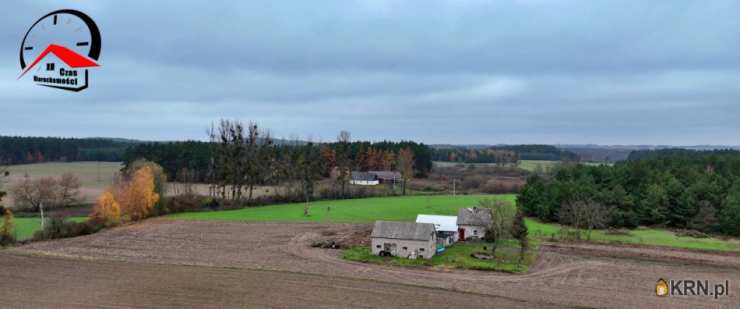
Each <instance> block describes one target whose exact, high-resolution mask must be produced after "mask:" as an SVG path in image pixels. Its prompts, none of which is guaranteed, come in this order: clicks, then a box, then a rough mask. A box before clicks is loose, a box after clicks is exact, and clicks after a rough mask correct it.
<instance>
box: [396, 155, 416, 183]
mask: <svg viewBox="0 0 740 309" xmlns="http://www.w3.org/2000/svg"><path fill="white" fill-rule="evenodd" d="M398 169H399V170H400V172H401V178H403V187H402V194H403V195H406V187H407V184H408V182H409V180H410V179H411V178H413V177H414V152H413V151H412V150H411V148H408V147H407V148H404V149H401V150H400V151H399V152H398Z"/></svg>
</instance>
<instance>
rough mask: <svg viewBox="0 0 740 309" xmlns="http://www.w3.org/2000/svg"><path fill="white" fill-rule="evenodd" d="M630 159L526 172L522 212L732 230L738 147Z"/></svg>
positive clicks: (737, 198)
mask: <svg viewBox="0 0 740 309" xmlns="http://www.w3.org/2000/svg"><path fill="white" fill-rule="evenodd" d="M632 157H633V159H632V160H628V161H622V162H617V163H616V164H614V165H613V166H606V165H601V166H586V165H581V164H561V165H560V166H559V167H557V168H555V169H554V170H553V171H551V172H550V173H549V174H533V175H531V176H530V177H529V179H528V180H527V185H526V186H525V187H524V188H523V190H522V193H521V195H520V196H519V197H518V203H519V205H520V206H521V207H522V209H523V210H524V211H525V212H526V213H527V215H530V216H536V217H538V218H539V219H541V220H544V221H560V222H561V223H566V224H572V225H577V226H581V227H583V225H586V224H587V223H593V222H596V223H600V221H603V226H608V227H616V228H619V227H627V228H634V227H637V226H638V225H658V226H668V227H673V228H681V229H693V230H698V231H702V232H707V233H723V234H731V235H740V152H739V151H734V150H719V151H671V150H667V151H664V150H661V151H652V152H649V153H643V152H641V153H640V154H639V155H637V156H632ZM601 208H603V209H601ZM593 216H595V217H596V218H595V219H594V220H586V219H588V218H591V217H593ZM599 217H603V220H601V219H600V218H599ZM581 219H583V220H581ZM573 221H576V222H573ZM592 221H593V222H592Z"/></svg>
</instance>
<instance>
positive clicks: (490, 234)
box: [479, 199, 515, 256]
mask: <svg viewBox="0 0 740 309" xmlns="http://www.w3.org/2000/svg"><path fill="white" fill-rule="evenodd" d="M479 207H481V208H488V209H491V224H490V226H489V228H488V230H487V231H486V235H485V236H484V240H486V241H488V242H491V254H492V255H494V256H495V255H496V248H497V247H498V244H499V242H501V240H503V239H504V238H507V237H509V236H511V235H510V232H511V225H512V222H513V218H514V211H515V209H514V205H511V204H510V203H507V202H505V201H502V200H492V199H483V200H481V201H480V202H479Z"/></svg>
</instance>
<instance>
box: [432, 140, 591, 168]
mask: <svg viewBox="0 0 740 309" xmlns="http://www.w3.org/2000/svg"><path fill="white" fill-rule="evenodd" d="M432 159H433V160H434V161H445V162H460V163H496V164H500V165H507V164H516V163H517V162H519V160H543V161H578V155H576V154H575V153H572V152H570V151H566V150H562V149H559V148H557V147H555V146H551V145H500V146H491V147H485V148H474V147H463V146H447V147H436V148H435V149H434V150H433V153H432Z"/></svg>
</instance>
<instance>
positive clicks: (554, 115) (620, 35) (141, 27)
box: [0, 1, 740, 144]
mask: <svg viewBox="0 0 740 309" xmlns="http://www.w3.org/2000/svg"><path fill="white" fill-rule="evenodd" d="M3 6H4V7H5V8H8V11H12V12H14V13H13V14H9V15H10V16H8V17H7V18H5V19H4V20H3V21H2V27H1V28H0V29H1V30H0V41H2V44H1V45H0V65H1V66H0V76H5V77H4V78H2V79H0V108H1V109H0V111H2V112H3V113H7V114H11V115H13V117H11V118H9V119H7V120H5V121H4V122H3V123H0V134H21V135H75V136H100V135H106V136H120V137H131V138H143V139H186V138H195V139H202V138H203V137H204V134H203V131H204V128H205V127H206V126H207V125H208V124H209V123H210V122H211V121H214V120H217V119H219V118H222V117H227V118H240V119H243V120H248V119H253V120H257V121H259V122H262V123H264V125H265V126H267V127H270V128H272V129H273V131H274V133H275V134H276V135H278V136H289V135H291V134H300V135H302V136H304V137H305V136H312V137H314V138H315V139H331V138H333V137H334V136H336V132H337V131H339V130H341V129H348V130H350V131H352V133H353V136H355V137H357V138H366V139H373V140H378V139H383V138H389V139H414V140H421V141H424V142H428V143H534V142H541V143H622V144H628V143H656V144H657V143H660V144H666V143H674V144H708V143H716V144H740V139H739V138H738V137H739V136H740V125H739V124H740V116H738V115H740V103H738V102H737V99H736V98H737V97H738V95H740V87H737V85H738V82H740V57H738V55H740V40H738V38H739V37H740V19H738V18H736V16H735V15H736V12H737V11H738V9H740V5H738V4H737V3H736V2H732V1H712V2H690V1H665V2H663V1H651V2H643V1H620V2H596V1H569V2H551V1H500V2H494V3H491V2H488V1H424V2H423V3H422V2H401V1H322V2H317V1H308V2H279V1H264V2H263V1H240V2H231V3H228V2H213V1H201V2H180V1H178V2H174V1H171V2H157V3H156V4H152V3H151V2H143V1H127V2H113V1H99V2H82V3H80V2H64V4H58V2H57V1H53V2H52V1H36V2H25V1H24V2H21V1H10V2H9V3H4V4H3ZM62 7H70V8H79V9H81V10H83V11H85V12H87V13H88V14H89V15H91V16H93V18H94V19H95V20H96V21H97V22H98V24H99V26H100V28H101V31H102V32H103V53H102V56H101V64H102V67H101V68H100V69H99V70H96V71H94V72H93V74H94V75H93V79H92V86H91V88H90V89H88V90H86V91H85V92H83V93H79V94H71V93H63V92H59V91H55V90H50V89H45V88H40V87H37V86H34V85H32V83H30V82H29V81H27V80H26V81H24V80H21V81H17V80H15V78H16V77H17V74H18V71H19V67H18V64H17V53H18V48H19V44H20V38H21V37H22V33H23V32H25V30H26V28H27V27H28V26H29V25H30V24H31V23H32V22H33V21H34V20H35V18H38V17H39V16H41V15H43V14H45V13H47V12H49V11H51V10H55V9H59V8H62Z"/></svg>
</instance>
